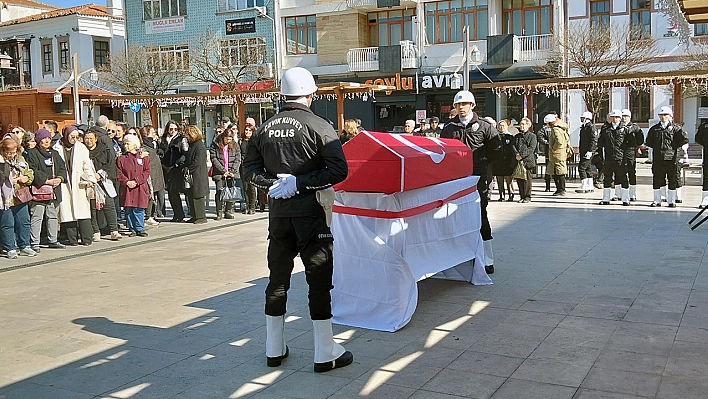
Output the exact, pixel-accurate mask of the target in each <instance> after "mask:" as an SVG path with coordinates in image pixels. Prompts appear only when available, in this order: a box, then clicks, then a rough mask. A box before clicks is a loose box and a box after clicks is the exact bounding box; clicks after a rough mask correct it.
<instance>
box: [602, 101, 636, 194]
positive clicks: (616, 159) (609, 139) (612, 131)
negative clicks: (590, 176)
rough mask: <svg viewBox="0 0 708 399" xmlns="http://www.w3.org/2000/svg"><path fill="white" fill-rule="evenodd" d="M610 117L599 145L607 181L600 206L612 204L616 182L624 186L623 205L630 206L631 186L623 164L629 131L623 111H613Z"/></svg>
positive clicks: (603, 129)
mask: <svg viewBox="0 0 708 399" xmlns="http://www.w3.org/2000/svg"><path fill="white" fill-rule="evenodd" d="M609 117H610V121H609V122H605V124H604V125H603V126H602V129H601V130H600V138H599V140H598V143H597V147H598V151H604V153H605V165H604V170H603V173H604V175H605V181H604V182H603V183H604V188H603V189H602V201H600V205H609V204H610V195H611V194H612V182H613V181H614V184H619V185H621V186H622V194H621V195H622V205H624V206H629V184H628V183H627V173H626V171H625V170H624V164H623V162H624V153H625V151H627V132H628V129H626V128H625V127H624V126H623V125H622V111H620V110H618V109H615V110H612V112H611V113H610V115H609Z"/></svg>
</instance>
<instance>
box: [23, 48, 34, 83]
mask: <svg viewBox="0 0 708 399" xmlns="http://www.w3.org/2000/svg"><path fill="white" fill-rule="evenodd" d="M22 72H24V73H26V74H27V75H29V74H30V73H32V64H30V49H29V43H25V44H23V45H22Z"/></svg>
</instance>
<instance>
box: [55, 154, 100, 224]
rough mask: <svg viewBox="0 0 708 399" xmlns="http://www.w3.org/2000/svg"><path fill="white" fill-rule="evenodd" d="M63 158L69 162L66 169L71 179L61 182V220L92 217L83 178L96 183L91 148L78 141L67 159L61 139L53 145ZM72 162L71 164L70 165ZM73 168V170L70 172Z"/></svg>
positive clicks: (67, 220)
mask: <svg viewBox="0 0 708 399" xmlns="http://www.w3.org/2000/svg"><path fill="white" fill-rule="evenodd" d="M53 148H54V149H55V150H57V152H58V153H59V156H60V157H61V159H63V160H64V163H66V164H67V166H66V170H67V175H68V176H69V181H68V182H64V183H62V184H61V198H62V199H61V202H60V203H59V222H61V223H64V222H73V221H76V220H80V219H91V202H90V201H89V198H88V193H87V192H86V188H85V184H83V183H82V184H79V183H80V182H81V181H82V180H83V181H84V182H85V181H87V180H88V181H90V182H92V183H94V184H96V170H95V169H94V167H93V162H91V158H89V150H88V148H86V146H85V145H83V144H81V143H79V142H77V143H76V144H74V149H73V151H72V153H71V154H72V156H71V159H70V160H68V162H67V159H65V154H64V146H63V145H62V141H61V140H59V141H57V142H56V143H55V144H54V147H53ZM69 162H71V166H69ZM69 169H71V172H69Z"/></svg>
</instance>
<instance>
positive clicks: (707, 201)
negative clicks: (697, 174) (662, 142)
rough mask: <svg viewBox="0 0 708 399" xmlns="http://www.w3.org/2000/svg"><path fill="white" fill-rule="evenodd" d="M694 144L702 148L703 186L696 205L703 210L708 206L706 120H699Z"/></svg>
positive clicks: (707, 128)
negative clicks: (699, 199) (698, 202)
mask: <svg viewBox="0 0 708 399" xmlns="http://www.w3.org/2000/svg"><path fill="white" fill-rule="evenodd" d="M696 143H698V144H700V145H701V146H703V186H702V187H701V202H700V204H699V205H698V207H699V208H701V209H702V208H705V207H707V206H708V159H706V156H708V151H706V148H708V119H703V120H701V124H700V125H699V126H698V131H697V132H696Z"/></svg>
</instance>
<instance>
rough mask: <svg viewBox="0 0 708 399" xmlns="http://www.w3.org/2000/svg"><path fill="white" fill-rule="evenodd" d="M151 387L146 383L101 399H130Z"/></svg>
mask: <svg viewBox="0 0 708 399" xmlns="http://www.w3.org/2000/svg"><path fill="white" fill-rule="evenodd" d="M150 385H151V384H150V383H149V382H144V383H142V384H138V385H136V386H133V387H130V388H126V389H123V390H120V391H118V392H114V393H112V394H110V395H108V396H106V397H104V398H101V399H128V398H132V397H133V396H135V395H136V394H137V393H139V392H140V391H142V390H143V389H145V388H147V387H149V386H150Z"/></svg>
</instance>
